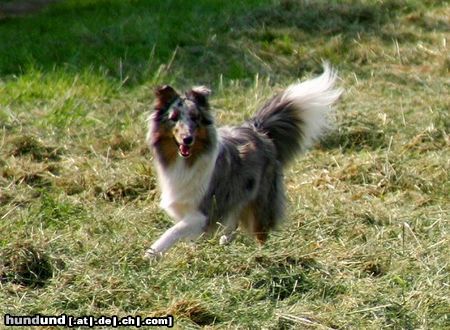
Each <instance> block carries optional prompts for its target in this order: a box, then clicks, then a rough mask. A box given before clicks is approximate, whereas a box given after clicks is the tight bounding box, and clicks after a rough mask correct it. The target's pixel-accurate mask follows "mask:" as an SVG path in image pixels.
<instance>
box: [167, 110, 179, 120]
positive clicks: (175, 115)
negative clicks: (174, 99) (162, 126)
mask: <svg viewBox="0 0 450 330" xmlns="http://www.w3.org/2000/svg"><path fill="white" fill-rule="evenodd" d="M179 117H180V113H179V112H178V111H172V112H171V113H170V114H169V119H170V120H171V121H177V120H178V118H179Z"/></svg>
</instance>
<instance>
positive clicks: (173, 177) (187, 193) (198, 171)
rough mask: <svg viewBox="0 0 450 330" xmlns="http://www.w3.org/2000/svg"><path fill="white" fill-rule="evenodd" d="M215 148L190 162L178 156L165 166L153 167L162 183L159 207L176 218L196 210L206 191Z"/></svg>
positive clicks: (214, 157)
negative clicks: (172, 162)
mask: <svg viewBox="0 0 450 330" xmlns="http://www.w3.org/2000/svg"><path fill="white" fill-rule="evenodd" d="M216 158H217V151H215V152H212V153H209V154H206V155H203V156H201V157H199V159H198V160H197V161H196V162H195V163H194V164H193V165H192V166H187V165H186V161H185V160H184V159H183V158H181V157H179V158H177V160H176V162H175V163H174V164H172V165H171V166H170V167H168V168H163V167H161V166H159V165H157V166H156V169H157V172H158V179H159V184H160V186H161V202H160V206H161V208H163V209H164V210H165V211H166V212H167V213H168V214H169V215H170V216H171V217H172V218H174V219H175V220H176V221H180V220H182V219H183V218H184V217H186V216H187V215H188V214H191V213H193V212H195V211H197V209H198V206H199V204H200V202H201V200H202V199H203V197H204V195H205V193H206V192H207V190H208V187H209V183H210V181H211V176H212V173H213V170H214V165H215V162H216Z"/></svg>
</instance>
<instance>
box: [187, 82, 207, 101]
mask: <svg viewBox="0 0 450 330" xmlns="http://www.w3.org/2000/svg"><path fill="white" fill-rule="evenodd" d="M209 94H211V90H210V89H209V88H208V87H206V86H196V87H192V89H191V90H190V91H189V92H188V93H187V96H188V97H189V98H190V99H193V100H194V101H195V102H196V103H197V104H198V105H200V106H207V105H208V96H209Z"/></svg>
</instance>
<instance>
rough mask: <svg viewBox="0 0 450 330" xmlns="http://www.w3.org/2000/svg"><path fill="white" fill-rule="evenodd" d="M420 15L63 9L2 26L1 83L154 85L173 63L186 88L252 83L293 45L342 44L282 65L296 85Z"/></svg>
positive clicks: (358, 7)
mask: <svg viewBox="0 0 450 330" xmlns="http://www.w3.org/2000/svg"><path fill="white" fill-rule="evenodd" d="M429 3H430V4H431V1H429ZM434 3H436V2H434ZM421 5H423V4H420V2H414V1H413V2H409V3H407V2H405V1H402V0H390V1H385V2H383V3H376V4H369V3H366V2H363V1H356V0H352V1H348V2H347V3H342V2H338V1H332V2H326V1H318V2H310V1H294V0H284V1H280V2H275V3H274V2H272V1H268V0H267V1H256V0H248V1H243V2H226V3H218V2H216V1H212V0H201V1H196V2H193V1H192V2H191V1H182V0H172V1H143V0H141V1H133V2H124V1H118V0H109V1H89V2H83V1H76V0H73V1H63V2H61V3H58V4H56V5H51V6H50V7H49V8H47V9H46V10H45V11H44V12H39V13H36V14H32V15H29V16H27V17H17V18H7V19H4V20H3V21H1V22H0V44H1V45H3V46H2V47H0V74H1V75H3V76H4V75H19V74H21V73H23V72H26V71H27V68H29V67H37V68H38V69H40V70H54V68H64V69H66V70H70V71H74V72H79V71H83V70H86V69H88V70H92V69H93V70H99V71H101V72H107V74H108V75H109V76H111V77H113V78H114V79H116V80H119V81H120V82H128V83H129V84H130V85H132V86H133V85H135V84H140V83H143V82H146V81H148V80H149V77H152V76H154V75H157V73H158V70H159V69H160V66H161V65H162V64H164V63H168V62H170V61H171V59H172V58H173V56H174V55H176V56H175V62H176V63H175V64H176V65H175V66H176V67H177V68H178V69H179V70H180V72H183V73H185V75H186V76H187V77H190V78H188V80H194V81H197V82H205V81H211V79H212V77H214V80H216V77H218V76H219V75H220V74H223V75H224V77H225V78H231V79H236V78H237V79H239V78H250V77H253V76H254V75H255V74H256V73H268V74H270V73H271V72H270V70H269V71H268V70H267V66H270V65H271V64H272V63H275V62H277V56H278V55H284V53H291V52H293V51H294V50H295V48H296V47H297V46H298V44H299V43H300V44H304V45H305V47H307V48H308V47H310V48H312V47H317V44H320V43H323V40H324V39H325V40H326V39H329V38H333V37H335V36H340V37H341V38H343V42H341V43H340V44H339V45H338V47H339V48H340V49H337V50H336V49H334V50H328V53H327V51H325V52H321V53H320V54H312V55H311V54H309V55H308V54H306V53H305V54H303V55H300V58H299V59H298V61H294V63H285V64H284V66H285V72H289V73H290V74H291V75H292V74H295V75H296V76H300V74H301V73H303V71H305V70H311V69H312V70H316V69H317V68H318V65H317V62H318V61H320V60H321V57H324V58H330V57H331V60H332V61H336V62H338V63H340V62H342V61H343V60H347V61H350V60H351V59H349V58H346V59H345V56H343V55H345V54H343V53H348V52H349V51H350V49H351V48H352V47H354V45H352V43H351V42H350V40H353V39H354V38H357V37H358V36H360V35H361V34H376V35H378V34H380V35H381V37H383V36H382V34H383V32H382V31H381V30H382V29H381V28H382V27H383V25H384V24H386V23H387V22H389V21H392V20H395V17H396V15H398V13H400V12H405V11H410V10H413V9H414V8H416V7H418V6H421ZM430 28H436V26H434V27H430ZM286 30H288V33H287V34H286V33H284V32H286ZM283 31H284V32H283ZM385 37H386V38H388V39H391V37H390V36H385ZM292 39H293V40H292ZM239 40H240V41H241V42H239ZM236 41H237V42H236ZM246 43H247V44H246ZM6 45H7V46H6ZM308 45H309V46H308ZM325 48H326V47H325ZM266 53H267V54H266ZM261 54H262V55H261ZM333 56H334V58H333ZM301 63H303V64H301ZM299 65H300V66H303V67H300V68H298V66H299ZM275 69H276V67H275ZM273 72H275V73H274V74H276V72H277V70H274V71H273ZM181 79H183V78H181Z"/></svg>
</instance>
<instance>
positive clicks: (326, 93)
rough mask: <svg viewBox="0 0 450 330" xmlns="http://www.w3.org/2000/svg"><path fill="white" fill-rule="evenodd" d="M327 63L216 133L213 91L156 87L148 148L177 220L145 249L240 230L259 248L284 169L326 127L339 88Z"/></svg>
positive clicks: (273, 215)
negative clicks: (238, 122) (211, 101)
mask: <svg viewBox="0 0 450 330" xmlns="http://www.w3.org/2000/svg"><path fill="white" fill-rule="evenodd" d="M335 80H336V72H335V71H334V70H332V69H331V68H330V67H329V66H328V65H327V64H325V65H324V72H323V74H322V75H320V76H319V77H316V78H314V79H311V80H307V81H304V82H300V83H296V84H292V85H290V86H288V87H287V88H286V89H285V90H284V91H282V92H281V93H279V94H278V95H275V96H274V97H273V98H271V99H270V100H269V101H268V102H267V103H266V104H265V105H264V106H263V107H262V108H261V109H260V110H259V111H257V112H256V114H255V115H254V117H253V118H251V119H249V120H247V121H245V122H244V123H243V124H242V125H240V126H237V127H221V128H216V127H215V125H214V119H213V116H212V114H211V110H210V108H209V104H208V96H209V94H210V92H211V91H210V90H209V89H208V88H206V87H204V86H201V87H194V88H192V89H191V90H189V91H188V92H186V93H185V94H184V95H182V94H179V93H177V92H176V91H175V90H174V89H173V88H172V87H171V86H167V85H166V86H163V87H160V88H158V89H156V91H155V94H156V102H155V106H154V111H153V112H152V113H151V115H150V118H149V128H148V135H147V143H148V145H149V147H150V149H151V151H152V153H153V157H154V163H155V167H156V171H157V175H158V181H159V185H160V187H161V192H162V194H161V202H160V206H161V208H162V209H164V210H165V211H166V212H167V214H168V215H169V216H170V217H172V218H173V219H174V220H175V224H174V225H173V226H172V227H171V228H170V229H168V230H167V231H166V232H165V233H164V234H163V235H162V236H161V237H160V238H159V239H158V240H157V241H156V242H155V243H153V245H152V246H151V247H150V248H149V249H148V250H147V251H146V254H145V255H146V257H147V258H155V257H159V256H161V255H162V254H163V253H164V252H166V251H167V250H168V249H169V248H170V247H171V246H173V245H174V244H175V243H176V242H177V241H179V240H181V239H195V238H197V237H199V236H201V235H202V234H203V233H210V232H214V231H215V230H217V229H219V228H221V229H222V230H223V232H222V233H223V235H222V236H221V237H220V244H227V243H229V242H231V241H232V240H233V238H234V236H235V232H236V229H237V227H238V226H239V225H240V226H241V227H243V228H244V229H246V230H247V231H248V232H250V233H251V234H253V235H254V236H255V237H256V240H257V241H258V242H260V243H264V242H265V241H266V239H267V237H268V233H269V231H270V230H272V229H274V228H275V227H276V226H277V225H278V224H279V223H280V221H281V219H283V213H284V208H285V193H284V186H283V169H284V167H285V166H286V165H287V164H288V163H290V162H291V161H292V160H293V159H294V158H295V157H296V156H297V155H299V154H300V153H302V152H303V151H304V150H306V149H307V148H308V147H310V146H311V145H312V144H313V143H314V142H315V141H316V140H317V139H318V138H320V137H321V135H322V134H323V133H324V131H325V129H326V128H327V126H328V114H329V112H330V111H331V106H332V105H333V103H335V102H336V100H337V99H338V98H339V96H340V94H341V92H342V90H341V89H339V88H335V87H334V83H335Z"/></svg>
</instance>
